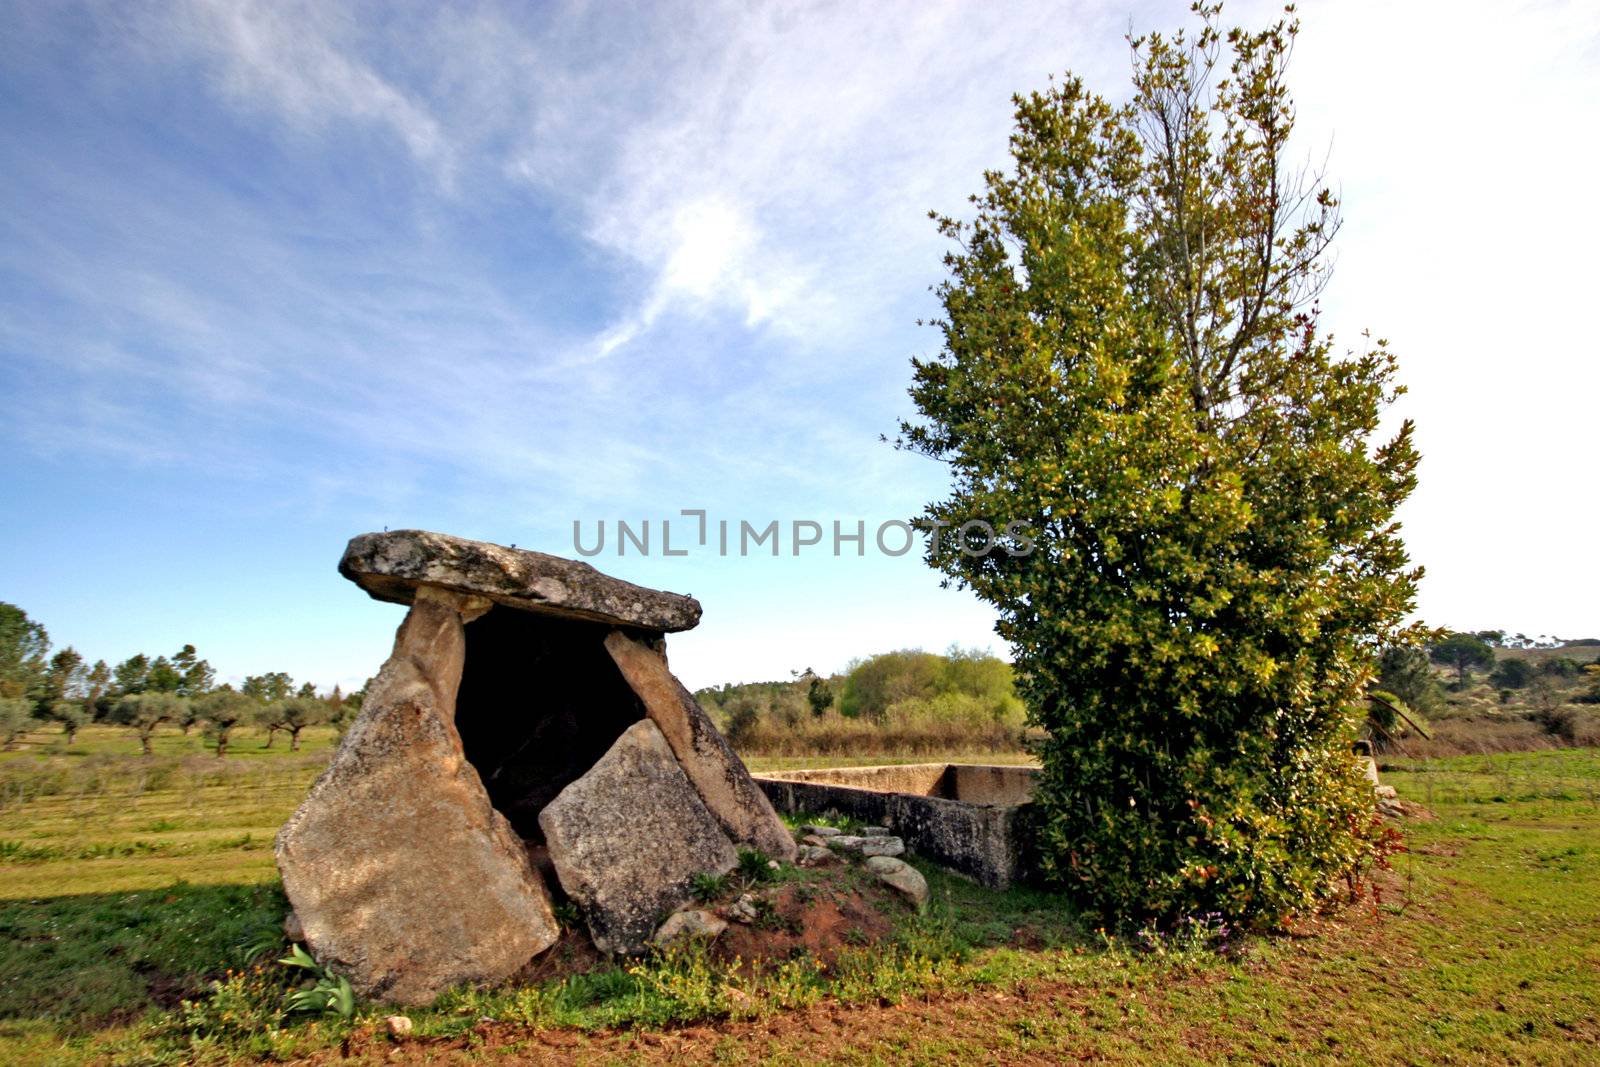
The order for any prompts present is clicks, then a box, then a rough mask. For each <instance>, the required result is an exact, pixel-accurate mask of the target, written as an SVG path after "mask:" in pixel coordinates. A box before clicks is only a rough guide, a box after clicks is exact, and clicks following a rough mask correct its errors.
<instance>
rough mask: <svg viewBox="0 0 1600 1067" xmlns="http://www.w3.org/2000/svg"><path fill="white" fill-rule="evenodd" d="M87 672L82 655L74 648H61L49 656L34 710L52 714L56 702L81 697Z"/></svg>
mask: <svg viewBox="0 0 1600 1067" xmlns="http://www.w3.org/2000/svg"><path fill="white" fill-rule="evenodd" d="M88 673H89V672H88V668H87V667H85V666H84V663H83V657H82V656H81V655H79V654H78V650H77V649H75V648H70V647H68V648H63V649H62V650H61V651H60V652H57V653H56V654H55V655H53V656H51V657H50V666H49V667H48V668H46V670H45V673H44V679H43V683H42V684H41V685H40V686H39V688H38V692H37V695H36V698H35V699H36V705H35V709H36V712H37V713H38V714H39V715H41V716H45V715H50V716H53V715H54V709H55V706H56V705H57V704H59V703H61V702H62V701H64V700H68V699H75V698H78V697H81V696H82V695H83V688H84V683H85V679H86V676H87V675H88Z"/></svg>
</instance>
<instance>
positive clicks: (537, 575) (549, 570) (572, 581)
mask: <svg viewBox="0 0 1600 1067" xmlns="http://www.w3.org/2000/svg"><path fill="white" fill-rule="evenodd" d="M339 573H340V574H342V575H344V576H345V577H346V578H349V579H350V580H351V581H352V582H355V583H356V584H357V585H359V586H361V588H363V589H365V590H366V591H367V592H368V593H370V594H371V595H372V596H374V597H376V598H377V599H379V600H389V601H393V602H395V603H399V604H409V603H411V601H412V600H413V599H414V598H415V596H416V591H417V589H418V588H420V587H421V586H425V585H426V586H434V587H436V588H442V589H449V590H452V591H454V592H457V593H463V594H467V595H470V596H475V597H482V598H484V599H486V600H488V601H492V602H494V603H496V604H505V605H506V606H508V607H513V608H520V609H522V610H524V611H537V612H543V613H545V614H549V615H560V616H565V617H568V618H574V619H588V620H590V621H593V622H604V623H609V624H611V625H613V626H636V627H639V628H640V629H644V630H654V631H657V632H660V633H672V632H675V631H679V630H689V629H693V628H694V626H695V625H696V624H697V623H699V621H700V603H699V601H697V600H695V599H694V598H693V597H687V596H681V595H679V594H677V593H667V592H663V591H661V590H659V589H646V588H644V587H643V586H639V585H634V584H633V583H631V582H624V581H622V580H621V579H619V578H613V577H611V576H610V575H607V574H602V573H601V572H599V571H597V570H595V569H594V568H593V567H591V566H589V565H588V564H587V563H582V562H580V561H578V560H572V559H562V558H560V557H559V556H547V555H545V554H544V553H543V552H531V551H528V550H527V549H518V548H506V547H504V546H502V545H492V544H489V543H487V542H484V541H469V540H467V539H466V538H464V537H452V536H450V535H449V534H441V533H431V532H429V531H427V530H392V531H385V532H384V533H369V534H362V535H360V536H359V537H354V538H351V540H350V544H349V546H348V547H346V548H345V551H344V558H343V559H342V560H340V562H339Z"/></svg>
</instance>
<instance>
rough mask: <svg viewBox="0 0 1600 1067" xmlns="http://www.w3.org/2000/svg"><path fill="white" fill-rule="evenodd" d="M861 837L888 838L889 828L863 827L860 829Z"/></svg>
mask: <svg viewBox="0 0 1600 1067" xmlns="http://www.w3.org/2000/svg"><path fill="white" fill-rule="evenodd" d="M861 836H862V837H888V836H889V828H888V827H887V826H863V827H862V828H861Z"/></svg>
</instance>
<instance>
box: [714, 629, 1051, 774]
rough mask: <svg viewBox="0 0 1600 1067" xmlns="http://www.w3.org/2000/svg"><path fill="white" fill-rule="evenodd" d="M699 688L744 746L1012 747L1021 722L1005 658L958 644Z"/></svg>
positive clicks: (799, 749)
mask: <svg viewBox="0 0 1600 1067" xmlns="http://www.w3.org/2000/svg"><path fill="white" fill-rule="evenodd" d="M696 696H697V697H698V698H699V700H700V702H701V704H702V705H704V706H705V707H706V709H707V710H708V711H710V712H711V714H712V716H713V717H714V718H715V719H717V721H718V723H719V724H720V726H721V727H722V730H723V732H724V733H725V734H726V735H727V737H728V740H729V741H730V743H732V744H733V746H734V747H735V748H737V749H739V750H740V751H741V752H745V753H763V754H774V755H776V754H796V755H798V754H802V753H804V754H811V753H816V754H829V753H839V754H845V753H860V752H884V753H888V752H902V753H914V752H919V751H934V750H940V749H942V750H944V751H953V750H957V749H968V750H971V751H1000V750H1015V749H1018V748H1020V747H1021V744H1022V732H1023V728H1024V722H1023V709H1022V702H1021V700H1019V699H1018V698H1017V695H1016V691H1015V688H1014V685H1013V679H1012V674H1011V665H1010V664H1009V663H1007V662H1006V661H1004V660H1002V659H999V658H997V657H995V656H991V655H989V654H988V653H986V652H981V651H975V650H964V649H960V648H952V649H950V650H949V651H948V652H946V653H944V654H942V655H941V654H938V653H933V652H924V651H922V650H920V649H905V650H900V651H896V652H885V653H882V654H881V655H876V656H870V657H867V658H865V659H859V660H856V661H854V662H852V663H851V664H850V665H849V666H848V667H847V668H846V669H845V671H844V672H843V673H841V674H836V675H832V676H828V677H824V676H822V675H819V674H817V673H816V672H815V671H813V670H811V669H810V668H807V669H805V670H803V671H794V672H791V677H790V678H789V679H788V680H785V681H773V682H753V683H747V684H742V685H733V684H730V685H722V686H716V687H712V688H708V689H702V690H700V692H699V693H697V694H696Z"/></svg>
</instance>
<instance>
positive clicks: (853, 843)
mask: <svg viewBox="0 0 1600 1067" xmlns="http://www.w3.org/2000/svg"><path fill="white" fill-rule="evenodd" d="M865 840H866V838H864V837H856V836H855V835H854V834H840V835H838V836H837V837H830V838H828V847H829V848H836V849H838V850H839V851H841V852H860V851H861V842H863V841H865Z"/></svg>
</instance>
